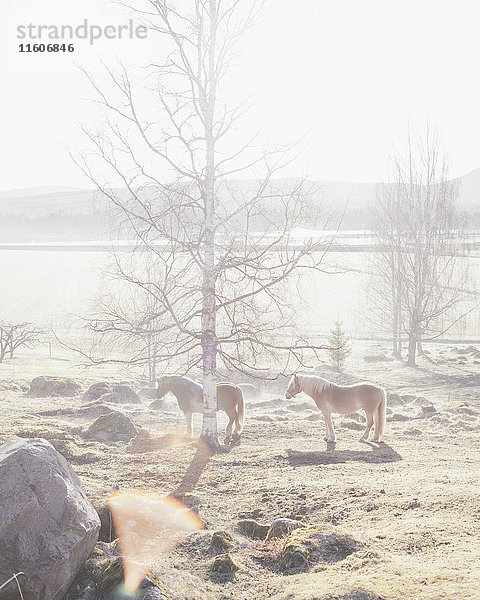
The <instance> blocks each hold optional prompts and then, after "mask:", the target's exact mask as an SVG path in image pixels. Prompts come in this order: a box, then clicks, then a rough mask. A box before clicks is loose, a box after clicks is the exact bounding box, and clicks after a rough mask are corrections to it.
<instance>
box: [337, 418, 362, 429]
mask: <svg viewBox="0 0 480 600" xmlns="http://www.w3.org/2000/svg"><path fill="white" fill-rule="evenodd" d="M341 423H342V427H345V429H352V430H353V431H363V430H364V429H365V425H362V423H358V421H354V420H353V419H350V418H348V419H346V418H343V419H342V421H341Z"/></svg>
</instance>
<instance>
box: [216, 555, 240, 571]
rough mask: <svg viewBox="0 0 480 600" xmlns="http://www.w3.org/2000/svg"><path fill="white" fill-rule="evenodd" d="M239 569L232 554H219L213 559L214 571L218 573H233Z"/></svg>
mask: <svg viewBox="0 0 480 600" xmlns="http://www.w3.org/2000/svg"><path fill="white" fill-rule="evenodd" d="M239 569H240V567H239V566H238V565H237V563H236V562H235V561H234V560H233V558H232V557H231V555H230V554H219V555H218V556H216V557H215V558H214V559H213V563H212V573H216V574H217V575H231V574H232V573H235V571H238V570H239Z"/></svg>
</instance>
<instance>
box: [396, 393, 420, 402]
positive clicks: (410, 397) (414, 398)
mask: <svg viewBox="0 0 480 600" xmlns="http://www.w3.org/2000/svg"><path fill="white" fill-rule="evenodd" d="M401 398H402V400H403V403H404V404H410V402H413V403H414V404H417V403H418V401H419V400H422V401H423V402H425V398H417V396H415V395H414V394H403V396H402V397H401Z"/></svg>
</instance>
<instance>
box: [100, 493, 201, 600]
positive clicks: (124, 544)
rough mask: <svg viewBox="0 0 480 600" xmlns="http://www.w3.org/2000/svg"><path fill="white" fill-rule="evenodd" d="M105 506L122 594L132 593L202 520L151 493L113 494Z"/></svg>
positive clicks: (180, 504) (164, 496)
mask: <svg viewBox="0 0 480 600" xmlns="http://www.w3.org/2000/svg"><path fill="white" fill-rule="evenodd" d="M108 506H109V508H110V511H111V513H112V519H113V523H114V526H115V530H116V531H117V533H118V538H119V544H120V550H121V552H122V556H123V568H124V573H125V583H124V585H123V590H122V591H123V593H124V594H126V595H127V594H134V593H135V591H136V590H137V589H138V586H139V585H140V583H141V582H142V580H143V578H144V577H145V573H146V571H147V569H148V568H149V567H151V566H153V565H154V564H155V562H158V559H159V557H160V556H161V555H162V554H165V553H166V552H169V551H170V550H172V549H173V548H174V547H175V546H176V545H177V544H179V543H180V542H182V541H183V540H184V539H185V538H186V537H187V535H188V534H189V533H192V532H194V531H197V530H199V529H202V528H203V521H201V519H199V518H198V516H197V515H196V514H195V513H194V512H193V511H192V510H190V509H189V508H188V507H187V506H185V505H184V504H182V502H180V501H179V500H176V499H175V498H172V497H171V496H167V495H161V494H157V493H155V492H144V491H133V490H132V491H130V490H124V491H117V492H113V493H112V494H110V496H109V497H108Z"/></svg>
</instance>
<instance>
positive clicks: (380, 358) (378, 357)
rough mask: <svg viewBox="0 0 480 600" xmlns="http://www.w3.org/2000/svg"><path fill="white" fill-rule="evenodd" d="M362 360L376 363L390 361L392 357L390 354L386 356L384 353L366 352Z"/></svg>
mask: <svg viewBox="0 0 480 600" xmlns="http://www.w3.org/2000/svg"><path fill="white" fill-rule="evenodd" d="M363 360H364V361H365V362H366V363H378V362H387V361H392V360H393V358H392V357H391V356H387V355H386V354H367V355H366V356H364V357H363Z"/></svg>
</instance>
